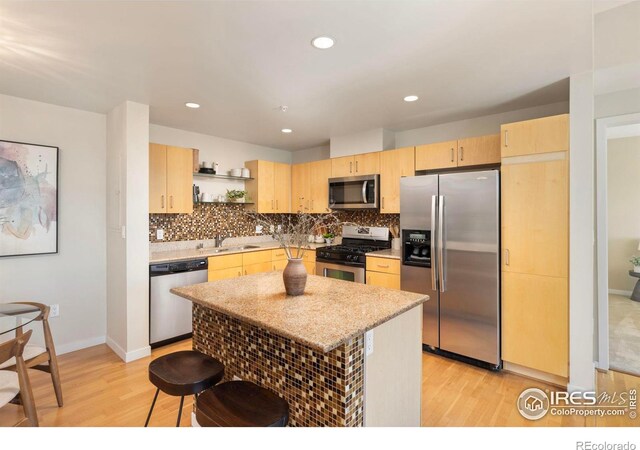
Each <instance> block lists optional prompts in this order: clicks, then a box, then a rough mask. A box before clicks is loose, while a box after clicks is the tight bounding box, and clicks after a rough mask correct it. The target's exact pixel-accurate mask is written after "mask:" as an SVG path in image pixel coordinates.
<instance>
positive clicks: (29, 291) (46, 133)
mask: <svg viewBox="0 0 640 450" xmlns="http://www.w3.org/2000/svg"><path fill="white" fill-rule="evenodd" d="M105 134H106V118H105V116H104V115H102V114H95V113H90V112H86V111H80V110H76V109H71V108H64V107H60V106H54V105H50V104H46V103H41V102H35V101H31V100H25V99H21V98H17V97H9V96H6V95H0V139H5V140H13V141H20V142H28V143H33V144H44V145H52V146H57V147H59V148H60V160H59V167H58V169H59V179H58V207H59V211H58V212H59V216H58V221H59V222H58V230H59V241H58V250H59V253H58V254H55V255H41V256H38V255H34V256H21V257H9V258H0V302H10V301H18V300H31V301H37V302H41V303H46V304H54V303H57V304H59V305H60V316H59V317H57V318H53V319H51V328H52V332H53V337H54V340H55V343H56V349H57V351H58V353H65V352H68V351H73V350H77V349H80V348H84V347H88V346H91V345H96V344H99V343H102V342H104V340H105V332H106V329H105V325H106V267H105V262H106V245H105V233H106V217H105V211H106V195H105V186H106V182H105V178H106V168H105V142H106V137H105ZM37 338H40V336H35V337H34V340H36V339H37Z"/></svg>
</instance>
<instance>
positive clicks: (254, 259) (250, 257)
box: [242, 250, 271, 266]
mask: <svg viewBox="0 0 640 450" xmlns="http://www.w3.org/2000/svg"><path fill="white" fill-rule="evenodd" d="M267 262H271V250H259V251H255V252H247V253H242V265H243V266H250V265H253V264H260V263H267Z"/></svg>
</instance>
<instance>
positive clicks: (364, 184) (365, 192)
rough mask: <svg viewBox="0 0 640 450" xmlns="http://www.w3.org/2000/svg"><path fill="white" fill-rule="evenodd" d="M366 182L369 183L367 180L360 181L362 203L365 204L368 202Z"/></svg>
mask: <svg viewBox="0 0 640 450" xmlns="http://www.w3.org/2000/svg"><path fill="white" fill-rule="evenodd" d="M367 184H369V181H367V180H365V181H363V182H362V203H364V204H365V205H366V204H367V203H369V202H367Z"/></svg>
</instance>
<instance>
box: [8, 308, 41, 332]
mask: <svg viewBox="0 0 640 450" xmlns="http://www.w3.org/2000/svg"><path fill="white" fill-rule="evenodd" d="M39 315H40V309H39V308H36V307H35V306H31V305H21V304H15V303H0V334H4V333H8V332H10V331H13V330H15V329H16V328H18V327H21V326H23V325H26V324H28V323H30V322H33V321H34V320H35V319H37V318H38V316H39Z"/></svg>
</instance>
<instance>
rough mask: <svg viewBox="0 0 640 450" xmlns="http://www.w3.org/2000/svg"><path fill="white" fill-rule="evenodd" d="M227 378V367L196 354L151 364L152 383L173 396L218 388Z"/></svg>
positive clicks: (183, 353)
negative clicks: (224, 378)
mask: <svg viewBox="0 0 640 450" xmlns="http://www.w3.org/2000/svg"><path fill="white" fill-rule="evenodd" d="M223 376H224V365H223V364H222V363H221V362H220V361H218V360H217V359H215V358H212V357H211V356H207V355H204V354H202V353H200V352H196V351H193V350H185V351H181V352H175V353H170V354H168V355H165V356H161V357H160V358H157V359H154V360H153V361H151V364H149V381H151V382H152V383H153V384H154V385H155V386H156V387H157V388H158V389H160V390H161V391H162V392H164V393H166V394H169V395H176V396H184V395H195V394H199V393H200V392H202V391H204V390H206V389H209V388H210V387H211V386H215V384H216V383H218V382H219V381H220V380H222V377H223Z"/></svg>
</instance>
